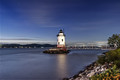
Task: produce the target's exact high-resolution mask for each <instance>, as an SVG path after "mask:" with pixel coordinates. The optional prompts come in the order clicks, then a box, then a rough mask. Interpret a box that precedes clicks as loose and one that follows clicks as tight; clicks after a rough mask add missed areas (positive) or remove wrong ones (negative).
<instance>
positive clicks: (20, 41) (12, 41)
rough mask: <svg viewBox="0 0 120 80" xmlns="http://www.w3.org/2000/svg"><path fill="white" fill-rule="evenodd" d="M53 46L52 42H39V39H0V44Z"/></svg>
mask: <svg viewBox="0 0 120 80" xmlns="http://www.w3.org/2000/svg"><path fill="white" fill-rule="evenodd" d="M32 43H37V44H46V43H48V44H55V42H54V41H41V40H39V39H0V44H32Z"/></svg>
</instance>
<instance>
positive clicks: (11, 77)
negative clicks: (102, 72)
mask: <svg viewBox="0 0 120 80" xmlns="http://www.w3.org/2000/svg"><path fill="white" fill-rule="evenodd" d="M43 50H44V49H0V80H62V78H65V77H71V76H73V75H75V74H76V73H78V72H79V71H80V70H82V69H84V67H85V66H86V65H88V64H90V63H91V62H93V61H95V60H96V59H97V55H99V54H101V53H103V52H105V51H103V50H72V51H71V52H70V53H69V54H44V53H42V51H43Z"/></svg>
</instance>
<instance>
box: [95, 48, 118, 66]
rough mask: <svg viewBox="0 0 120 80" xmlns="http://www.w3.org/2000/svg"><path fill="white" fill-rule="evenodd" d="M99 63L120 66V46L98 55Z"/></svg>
mask: <svg viewBox="0 0 120 80" xmlns="http://www.w3.org/2000/svg"><path fill="white" fill-rule="evenodd" d="M97 63H99V64H102V65H103V64H105V63H108V64H112V65H116V66H117V67H118V68H119V67H120V48H119V49H116V50H111V51H108V52H106V53H105V54H104V55H100V56H98V60H97Z"/></svg>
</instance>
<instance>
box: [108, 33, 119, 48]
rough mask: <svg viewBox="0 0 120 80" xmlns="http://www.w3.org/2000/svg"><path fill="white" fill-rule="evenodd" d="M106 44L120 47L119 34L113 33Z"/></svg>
mask: <svg viewBox="0 0 120 80" xmlns="http://www.w3.org/2000/svg"><path fill="white" fill-rule="evenodd" d="M108 44H109V45H110V46H112V47H115V48H118V47H120V34H113V35H112V36H111V37H109V38H108Z"/></svg>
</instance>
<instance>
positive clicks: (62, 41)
mask: <svg viewBox="0 0 120 80" xmlns="http://www.w3.org/2000/svg"><path fill="white" fill-rule="evenodd" d="M57 47H58V48H64V47H65V34H64V32H63V31H62V30H60V31H59V33H58V35H57Z"/></svg>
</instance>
